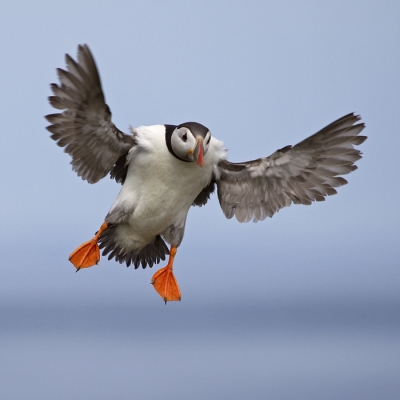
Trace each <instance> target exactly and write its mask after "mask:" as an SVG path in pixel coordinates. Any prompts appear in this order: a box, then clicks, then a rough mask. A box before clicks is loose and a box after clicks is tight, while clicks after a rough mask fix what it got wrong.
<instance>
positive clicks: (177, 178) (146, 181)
mask: <svg viewBox="0 0 400 400" xmlns="http://www.w3.org/2000/svg"><path fill="white" fill-rule="evenodd" d="M133 131H134V135H135V138H136V139H137V144H136V145H135V146H134V147H132V149H131V150H130V151H129V154H128V157H127V162H128V163H129V164H128V170H127V176H126V179H125V182H124V185H123V186H122V189H121V191H120V193H119V194H118V196H117V198H116V200H115V202H114V204H113V205H112V206H111V208H110V211H109V213H108V215H107V217H106V222H108V223H118V224H119V226H118V227H117V229H116V235H117V241H116V242H117V243H118V244H119V245H120V246H121V247H122V248H123V251H124V253H126V252H131V251H132V250H134V251H136V252H139V251H140V250H141V249H142V248H144V247H145V246H146V245H147V244H149V243H152V242H153V241H154V239H155V238H156V236H157V235H163V236H164V237H165V238H166V239H167V242H168V243H170V244H171V245H174V246H176V247H177V246H179V245H180V243H181V241H182V239H183V234H184V229H185V223H186V217H187V213H188V211H189V209H190V207H191V206H192V204H193V202H194V200H195V199H196V197H197V196H198V195H199V193H200V192H201V191H202V190H203V188H205V187H207V186H208V185H209V184H210V182H211V179H212V176H213V174H214V175H215V174H216V173H217V169H216V166H217V165H218V162H219V161H220V160H221V159H224V158H225V157H226V156H225V154H226V152H225V150H224V148H223V143H222V142H221V141H219V140H217V139H215V138H211V141H210V146H209V149H208V153H207V157H205V158H204V164H203V167H202V168H199V166H197V165H196V164H194V163H190V162H182V161H180V160H179V159H177V158H175V157H173V156H172V155H171V153H170V152H169V151H168V148H167V146H166V139H165V125H153V126H142V127H139V128H136V129H134V130H133ZM121 216H123V217H122V218H121Z"/></svg>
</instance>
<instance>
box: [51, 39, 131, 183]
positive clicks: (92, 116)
mask: <svg viewBox="0 0 400 400" xmlns="http://www.w3.org/2000/svg"><path fill="white" fill-rule="evenodd" d="M65 58H66V64H67V69H66V70H63V69H61V68H58V69H57V72H58V77H59V79H60V84H59V85H57V84H55V83H53V84H52V85H51V89H52V90H53V93H54V96H50V97H49V101H50V104H51V105H52V106H53V107H54V108H57V109H59V110H64V111H63V112H62V113H58V114H50V115H47V116H46V117H45V118H46V119H47V120H48V121H49V122H50V123H51V125H50V126H48V127H47V129H48V130H49V131H50V132H51V133H52V135H51V138H52V139H53V140H55V141H56V142H57V144H58V145H59V146H61V147H65V152H66V153H68V154H70V155H71V156H72V161H71V164H72V168H73V170H74V171H76V173H77V174H78V176H80V177H82V179H84V180H87V181H88V182H89V183H95V182H98V181H99V180H100V179H101V178H103V177H104V176H106V175H107V174H108V173H109V172H110V171H111V169H112V168H113V166H114V164H115V163H116V162H117V160H118V159H119V157H121V156H123V155H124V154H126V153H127V152H128V151H129V149H130V148H131V147H132V146H134V145H135V144H136V140H135V137H134V136H133V135H127V134H125V133H123V132H121V131H120V130H119V129H118V128H117V127H116V126H115V125H114V124H113V123H112V122H111V112H110V109H109V107H108V105H107V104H106V103H105V99H104V94H103V90H102V88H101V81H100V76H99V73H98V71H97V67H96V64H95V61H94V59H93V56H92V54H91V52H90V50H89V47H88V46H87V45H83V46H79V47H78V60H77V61H75V60H73V59H72V58H71V57H70V56H69V55H68V54H66V56H65Z"/></svg>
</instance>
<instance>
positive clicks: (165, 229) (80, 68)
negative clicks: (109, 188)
mask: <svg viewBox="0 0 400 400" xmlns="http://www.w3.org/2000/svg"><path fill="white" fill-rule="evenodd" d="M66 64H67V70H63V69H58V70H57V71H58V77H59V80H60V84H52V85H51V89H52V91H53V93H54V95H53V96H50V97H49V101H50V104H51V105H52V106H53V107H54V108H56V109H58V110H63V111H62V112H59V113H56V114H50V115H47V116H46V118H47V120H48V121H49V122H50V124H51V125H50V126H48V127H47V129H48V130H49V131H50V132H51V133H52V135H51V138H52V139H53V140H55V141H56V142H57V144H58V145H59V146H61V147H65V151H66V152H67V153H68V154H70V155H71V157H72V161H71V164H72V167H73V170H74V171H76V172H77V174H78V176H80V177H81V178H82V179H84V180H86V181H88V182H89V183H96V182H98V181H99V180H100V179H102V178H103V177H105V176H106V175H107V174H110V177H111V178H112V179H115V180H116V182H118V183H121V184H122V185H123V186H122V188H121V191H120V192H119V194H118V196H117V198H116V200H115V202H114V204H113V205H112V206H111V208H110V210H109V213H108V214H107V215H106V217H105V220H104V223H103V224H102V225H101V227H100V229H99V231H98V232H97V233H96V235H95V237H94V238H93V239H91V240H90V241H88V242H85V243H84V244H82V245H81V246H79V247H78V248H77V249H76V250H75V251H74V252H73V253H72V254H71V255H70V261H71V262H72V263H73V265H74V266H75V267H76V269H77V270H80V269H81V268H87V267H90V266H92V265H95V264H97V263H98V261H99V260H100V248H102V249H103V253H102V254H103V255H108V259H112V258H115V260H116V261H118V262H120V263H124V262H125V263H126V265H127V266H130V265H131V264H133V265H134V266H135V268H138V267H139V266H140V265H141V266H142V267H143V268H145V267H146V266H150V267H152V266H153V264H156V263H159V262H160V260H164V259H165V257H166V255H168V254H169V260H168V264H167V266H166V267H165V268H162V269H160V270H159V271H157V272H156V273H155V274H154V275H153V279H152V283H153V284H154V287H155V289H156V290H157V292H158V293H159V294H160V295H161V296H162V297H163V299H164V300H165V301H168V300H180V290H179V286H178V284H177V282H176V279H175V277H174V275H173V272H172V267H173V262H174V258H175V255H176V252H177V248H178V247H179V245H180V244H181V242H182V239H183V236H184V231H185V223H186V217H187V213H188V211H189V209H190V207H191V206H203V205H205V204H206V203H207V201H208V200H209V197H210V195H211V194H212V193H213V192H214V190H215V187H217V191H218V200H219V203H220V205H221V209H222V211H223V213H224V214H225V216H226V217H227V218H232V217H234V216H235V217H236V219H237V220H238V221H239V222H248V221H250V220H253V221H254V222H257V221H260V220H263V219H265V218H266V217H272V216H273V215H274V214H275V213H276V212H278V211H279V210H280V209H281V208H284V207H288V206H290V205H291V204H305V205H309V204H312V202H314V201H324V200H325V197H326V196H329V195H333V194H336V189H335V188H336V187H339V186H342V185H344V184H346V183H347V181H346V180H345V179H344V178H343V177H342V176H341V175H345V174H348V173H350V172H352V171H354V170H355V169H357V166H356V165H355V162H356V161H357V160H359V159H360V158H361V152H360V151H359V150H358V149H356V148H355V146H357V145H360V144H361V143H363V142H364V140H365V139H366V137H365V136H360V135H359V134H360V132H361V131H362V130H363V129H364V124H363V123H359V120H360V117H359V116H356V115H354V114H353V113H350V114H348V115H345V116H344V117H342V118H340V119H338V120H336V121H335V122H333V123H331V124H330V125H328V126H326V127H325V128H323V129H321V130H320V131H318V132H317V133H316V134H314V135H312V136H310V137H308V138H307V139H305V140H303V141H301V142H300V143H298V144H297V145H295V146H286V147H283V148H281V149H279V150H277V151H275V152H274V153H273V154H271V155H270V156H269V157H261V158H259V159H256V160H253V161H246V162H241V163H232V162H229V161H228V160H227V153H226V150H225V149H224V147H223V143H222V142H221V141H219V140H217V139H215V138H214V137H213V136H211V132H210V131H209V129H208V128H206V127H205V126H204V125H201V124H199V123H197V122H185V123H183V124H180V125H153V126H142V127H139V128H131V133H130V134H126V133H124V132H122V131H120V130H119V129H118V128H117V127H116V126H115V125H114V123H113V122H112V118H111V111H110V108H109V107H108V105H107V104H106V102H105V97H104V93H103V90H102V87H101V81H100V76H99V73H98V70H97V66H96V64H95V61H94V59H93V56H92V54H91V52H90V50H89V47H88V46H87V45H83V46H79V47H78V57H77V61H75V60H74V59H72V58H71V57H70V56H69V55H66ZM242 140H246V136H245V135H243V136H242ZM165 241H166V242H167V243H169V244H170V245H171V247H170V249H168V247H167V245H166V243H165Z"/></svg>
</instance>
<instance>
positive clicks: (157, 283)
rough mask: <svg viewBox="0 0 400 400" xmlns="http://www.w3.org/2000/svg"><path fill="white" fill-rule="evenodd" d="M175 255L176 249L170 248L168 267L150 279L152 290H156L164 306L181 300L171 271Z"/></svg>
mask: <svg viewBox="0 0 400 400" xmlns="http://www.w3.org/2000/svg"><path fill="white" fill-rule="evenodd" d="M175 254H176V247H174V246H172V247H171V250H170V256H169V261H168V265H167V266H166V267H164V268H161V269H160V270H158V271H157V272H156V273H155V274H154V275H153V277H152V279H151V283H152V284H153V286H154V289H156V291H157V293H158V294H159V295H160V296H161V297H162V299H163V300H164V301H165V304H167V301H180V300H181V291H180V289H179V285H178V282H177V280H176V278H175V275H174V273H173V270H172V266H173V263H174V258H175Z"/></svg>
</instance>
